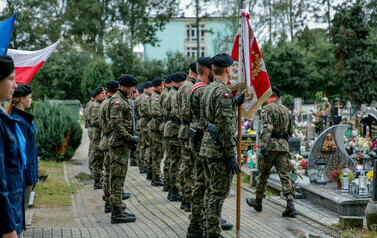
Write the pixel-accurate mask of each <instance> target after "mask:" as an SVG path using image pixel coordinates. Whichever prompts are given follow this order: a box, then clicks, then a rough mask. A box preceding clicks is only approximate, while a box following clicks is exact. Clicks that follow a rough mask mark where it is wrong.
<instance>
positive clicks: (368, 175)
mask: <svg viewBox="0 0 377 238" xmlns="http://www.w3.org/2000/svg"><path fill="white" fill-rule="evenodd" d="M366 176H367V178H368V180H369V181H372V178H373V170H372V171H369V172H368V173H367V174H366Z"/></svg>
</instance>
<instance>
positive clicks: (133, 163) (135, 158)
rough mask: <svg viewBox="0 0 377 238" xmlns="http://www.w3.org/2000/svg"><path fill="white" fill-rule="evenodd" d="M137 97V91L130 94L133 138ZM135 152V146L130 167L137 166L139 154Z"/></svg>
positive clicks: (135, 127)
mask: <svg viewBox="0 0 377 238" xmlns="http://www.w3.org/2000/svg"><path fill="white" fill-rule="evenodd" d="M139 96H140V94H139V91H138V90H134V92H133V93H132V97H131V98H130V103H131V108H132V113H133V114H134V115H133V118H132V122H133V123H135V125H133V130H135V131H134V135H135V136H136V135H137V122H136V116H137V111H136V106H135V103H136V100H137V99H138V98H139ZM136 151H137V145H136V146H134V147H132V148H131V157H130V166H138V160H139V157H138V156H139V154H138V153H137V152H136Z"/></svg>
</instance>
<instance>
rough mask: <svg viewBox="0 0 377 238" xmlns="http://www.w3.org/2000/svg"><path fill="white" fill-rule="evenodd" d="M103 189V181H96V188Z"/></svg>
mask: <svg viewBox="0 0 377 238" xmlns="http://www.w3.org/2000/svg"><path fill="white" fill-rule="evenodd" d="M97 189H102V182H101V181H100V180H97V181H94V190H97Z"/></svg>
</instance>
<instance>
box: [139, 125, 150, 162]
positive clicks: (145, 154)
mask: <svg viewBox="0 0 377 238" xmlns="http://www.w3.org/2000/svg"><path fill="white" fill-rule="evenodd" d="M142 134H143V141H142V142H141V143H142V144H143V146H142V150H140V153H141V154H140V156H141V158H142V161H143V166H144V167H145V168H147V169H152V164H151V137H150V134H149V129H148V127H146V128H144V129H143V130H142Z"/></svg>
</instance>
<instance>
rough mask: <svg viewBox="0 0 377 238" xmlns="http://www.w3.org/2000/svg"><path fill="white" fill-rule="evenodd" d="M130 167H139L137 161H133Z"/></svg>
mask: <svg viewBox="0 0 377 238" xmlns="http://www.w3.org/2000/svg"><path fill="white" fill-rule="evenodd" d="M130 166H132V167H136V166H138V163H137V162H136V161H131V162H130Z"/></svg>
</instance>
